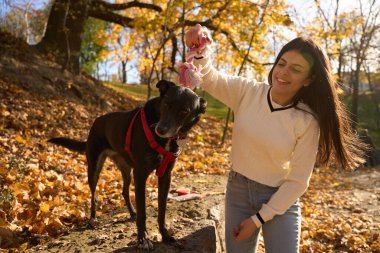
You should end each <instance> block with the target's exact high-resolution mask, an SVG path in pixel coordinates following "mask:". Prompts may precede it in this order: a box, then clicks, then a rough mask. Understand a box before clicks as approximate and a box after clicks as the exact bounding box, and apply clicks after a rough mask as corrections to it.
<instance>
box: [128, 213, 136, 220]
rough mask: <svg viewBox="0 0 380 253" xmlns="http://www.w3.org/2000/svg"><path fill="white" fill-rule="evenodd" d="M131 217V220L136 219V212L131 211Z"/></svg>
mask: <svg viewBox="0 0 380 253" xmlns="http://www.w3.org/2000/svg"><path fill="white" fill-rule="evenodd" d="M130 215H131V218H129V220H130V221H136V213H131V214H130Z"/></svg>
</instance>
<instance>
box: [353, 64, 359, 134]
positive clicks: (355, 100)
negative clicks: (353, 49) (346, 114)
mask: <svg viewBox="0 0 380 253" xmlns="http://www.w3.org/2000/svg"><path fill="white" fill-rule="evenodd" d="M359 74H360V65H359V64H357V66H356V70H355V73H354V78H353V83H352V85H353V90H352V105H351V120H352V128H353V129H355V130H356V128H357V124H358V105H359V80H360V79H359Z"/></svg>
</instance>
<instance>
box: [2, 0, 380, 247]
mask: <svg viewBox="0 0 380 253" xmlns="http://www.w3.org/2000/svg"><path fill="white" fill-rule="evenodd" d="M351 2H352V3H350V4H347V2H346V1H339V0H335V1H333V0H331V1H328V0H325V1H318V0H315V1H304V3H303V4H299V3H298V4H297V3H296V1H282V0H268V1H265V0H257V1H255V0H253V1H248V0H247V1H243V0H241V1H234V0H225V1H217V0H216V1H213V0H208V1H206V0H205V1H182V0H181V1H179V0H172V1H160V0H156V1H155V0H153V1H103V0H77V1H72V0H71V1H70V0H50V1H48V0H45V1H42V0H41V1H31V0H1V1H0V29H1V32H0V92H1V93H0V189H1V194H0V239H1V240H0V248H1V247H2V248H14V249H16V250H17V249H18V250H26V249H27V248H30V247H32V246H34V245H38V244H41V243H43V242H45V241H49V240H50V238H51V237H56V236H59V235H62V234H63V233H66V232H67V231H69V230H70V229H72V228H75V227H76V226H79V225H80V224H83V223H84V222H85V221H86V217H87V216H88V205H89V190H88V186H87V184H86V173H85V171H86V166H85V158H84V157H83V156H80V155H77V154H73V153H71V152H68V151H66V150H64V149H60V148H56V147H52V146H50V145H47V143H46V139H48V138H49V137H52V136H56V135H67V136H71V137H76V138H81V139H85V138H86V135H87V129H88V128H89V126H90V125H91V123H92V121H93V120H94V119H95V118H96V117H97V116H99V115H101V114H104V113H106V112H110V111H115V110H127V109H131V108H133V107H134V106H135V105H136V104H138V103H142V102H144V101H145V100H146V99H147V98H149V97H151V96H154V95H155V88H153V87H154V85H155V83H156V82H157V80H160V79H171V80H173V81H177V79H178V71H177V68H176V64H178V62H182V61H184V60H185V58H186V53H187V51H186V48H185V47H184V37H183V35H184V31H186V29H187V28H189V27H191V26H193V25H195V24H197V23H199V24H201V25H203V26H206V27H207V28H208V29H209V30H210V31H211V36H212V38H213V39H214V41H215V52H214V54H213V57H214V59H215V65H216V66H217V68H218V69H220V70H221V71H223V72H225V73H229V74H236V75H243V76H246V77H249V78H255V79H258V80H266V77H267V74H268V72H269V69H270V68H271V66H272V64H273V61H274V58H275V56H276V54H277V53H278V52H279V50H280V49H281V47H282V45H284V44H285V43H286V42H287V41H289V40H290V39H292V38H294V37H296V36H306V37H311V38H313V39H314V40H316V41H318V42H319V43H320V44H321V45H322V46H323V47H324V48H325V50H326V52H327V54H328V56H329V58H330V60H331V62H332V65H333V69H334V73H335V78H336V80H337V84H338V88H339V90H340V94H341V96H342V98H343V99H344V101H345V103H346V107H347V110H348V111H349V112H350V116H351V118H352V121H353V127H354V128H355V129H356V130H357V132H358V134H362V132H363V131H364V129H368V132H369V135H370V136H371V138H372V140H373V143H374V145H375V146H376V147H380V50H379V47H380V46H379V45H380V32H379V31H380V17H379V14H380V2H379V1H378V0H358V1H351ZM197 92H199V93H201V94H202V95H204V96H206V97H207V99H208V101H209V108H208V112H207V116H206V117H205V119H204V120H202V122H201V124H200V126H199V127H198V128H196V129H195V131H194V133H193V135H192V137H191V141H190V142H189V144H188V146H187V150H185V152H184V154H183V155H182V156H181V159H180V161H179V164H178V165H177V167H176V171H175V173H174V178H178V180H180V179H181V178H186V177H189V176H192V177H193V176H194V177H197V176H199V175H202V174H204V175H225V174H226V173H227V172H228V168H229V162H228V152H229V144H230V130H231V127H232V124H233V123H232V122H231V121H232V119H231V118H232V117H231V116H232V115H231V111H230V110H229V109H228V108H227V107H225V106H224V105H223V104H220V103H219V102H218V101H215V100H213V99H212V98H210V97H209V96H208V95H207V94H205V93H204V92H203V91H202V90H197ZM205 129H206V130H207V131H205ZM107 166H108V167H107V168H106V169H105V171H104V173H103V178H102V180H101V181H100V183H99V186H98V187H99V192H100V198H101V201H100V207H99V208H100V212H104V213H107V212H110V211H111V210H113V209H115V208H120V207H122V206H123V202H122V199H121V197H120V192H121V186H120V185H121V181H120V175H119V172H118V171H116V170H115V169H113V166H112V164H111V163H109V164H108V165H107ZM378 170H379V168H378V167H374V166H369V167H362V168H358V170H357V171H356V172H342V171H341V172H339V171H338V170H336V169H334V168H333V167H331V168H316V171H315V175H314V177H313V180H314V181H313V182H312V185H311V187H310V190H309V191H308V193H307V194H306V195H305V197H304V203H305V205H304V206H303V212H304V216H305V217H304V221H303V222H304V227H305V229H304V232H303V234H302V243H301V244H302V251H303V252H380V239H379V229H380V225H379V219H378V218H379V217H380V212H379V209H378V208H377V207H378V206H379V205H378V203H379V197H378V196H379V192H380V190H379V183H378V182H379V181H380V180H378V179H380V178H378ZM353 175H360V176H363V177H365V178H366V179H368V182H369V186H368V187H364V186H363V185H362V184H360V182H361V181H360V180H359V181H355V180H352V177H353ZM149 180H150V181H149V183H148V185H149V189H148V191H150V192H152V193H154V192H155V191H156V189H155V186H156V179H155V178H154V177H152V178H150V179H149ZM359 190H360V191H359ZM364 191H365V192H366V194H367V195H366V194H364V193H363V192H364ZM358 192H359V193H360V194H359V193H358ZM153 195H154V194H153ZM336 195H337V196H339V197H337V196H336ZM364 195H365V197H363V196H364ZM342 208H343V210H344V211H338V210H340V209H342Z"/></svg>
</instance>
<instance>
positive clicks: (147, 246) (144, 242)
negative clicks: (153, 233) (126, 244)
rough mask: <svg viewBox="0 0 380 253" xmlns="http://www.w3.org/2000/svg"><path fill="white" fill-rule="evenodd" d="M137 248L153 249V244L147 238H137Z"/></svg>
mask: <svg viewBox="0 0 380 253" xmlns="http://www.w3.org/2000/svg"><path fill="white" fill-rule="evenodd" d="M138 248H139V249H142V250H147V251H151V250H153V249H154V246H153V243H152V242H151V241H150V240H149V239H146V238H143V239H141V240H139V245H138Z"/></svg>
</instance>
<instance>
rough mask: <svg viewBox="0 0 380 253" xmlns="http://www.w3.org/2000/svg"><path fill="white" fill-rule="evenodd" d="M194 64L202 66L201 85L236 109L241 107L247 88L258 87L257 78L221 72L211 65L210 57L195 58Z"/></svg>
mask: <svg viewBox="0 0 380 253" xmlns="http://www.w3.org/2000/svg"><path fill="white" fill-rule="evenodd" d="M194 65H195V66H196V67H201V68H202V69H201V72H202V74H203V78H202V79H203V81H202V84H201V87H202V88H203V89H204V90H205V91H207V92H208V93H209V94H210V95H211V96H213V97H215V98H216V99H218V100H219V101H221V102H222V103H224V104H226V105H227V106H228V107H230V108H231V109H232V110H234V111H236V110H237V108H238V107H239V105H240V102H241V101H242V100H243V98H244V95H245V94H247V90H248V89H251V88H257V83H256V81H255V80H248V79H246V78H243V77H239V76H232V75H224V74H221V73H219V71H217V70H216V69H215V68H214V67H213V66H212V65H211V59H210V57H205V58H202V59H194ZM251 94H252V93H251Z"/></svg>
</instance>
